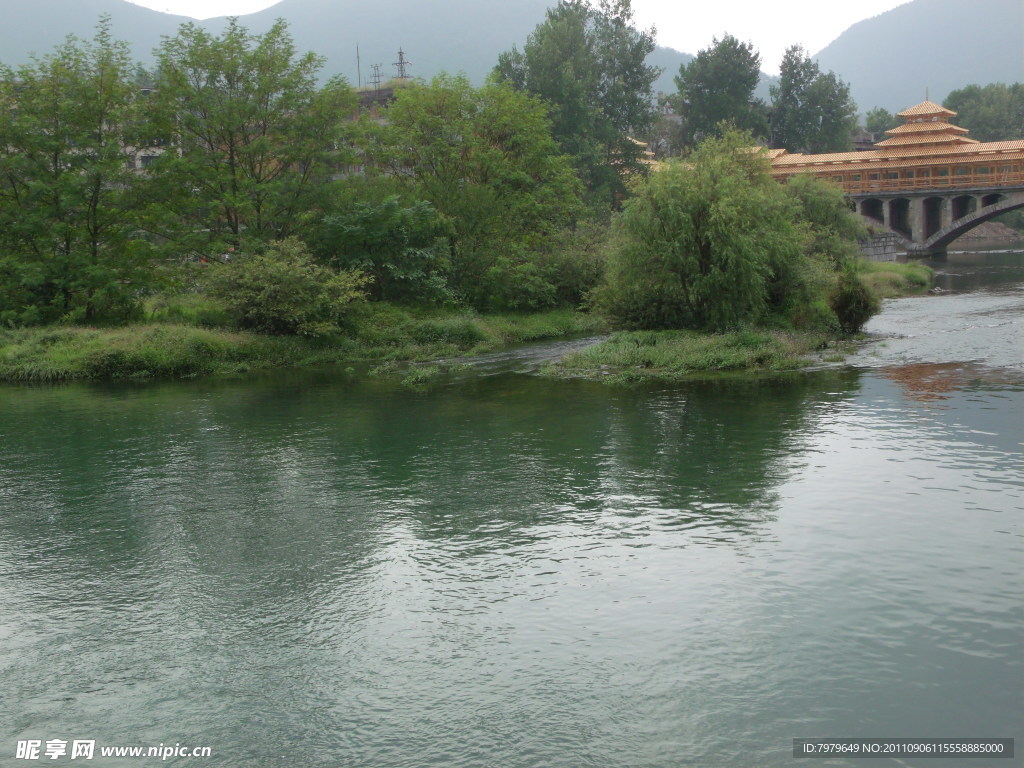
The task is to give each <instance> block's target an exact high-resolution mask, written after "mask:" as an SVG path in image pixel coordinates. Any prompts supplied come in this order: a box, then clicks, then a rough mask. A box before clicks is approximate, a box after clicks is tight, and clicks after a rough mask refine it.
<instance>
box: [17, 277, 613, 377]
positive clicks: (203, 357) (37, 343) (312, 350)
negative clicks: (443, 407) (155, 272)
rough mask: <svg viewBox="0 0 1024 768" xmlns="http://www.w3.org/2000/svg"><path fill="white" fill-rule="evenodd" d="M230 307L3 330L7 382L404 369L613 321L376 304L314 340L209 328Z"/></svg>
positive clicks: (164, 304) (184, 303)
mask: <svg viewBox="0 0 1024 768" xmlns="http://www.w3.org/2000/svg"><path fill="white" fill-rule="evenodd" d="M222 313H223V309H222V308H221V307H219V306H218V305H217V304H216V303H215V302H211V301H210V300H208V299H204V298H202V297H199V296H186V297H171V298H169V299H159V300H150V301H149V302H148V303H147V307H146V314H147V319H148V322H145V323H140V324H135V325H128V326H124V327H120V328H84V327H74V326H50V327H44V328H25V329H15V330H0V381H64V380H75V379H94V380H99V379H150V378H191V377H197V376H209V375H225V374H237V373H242V372H245V371H250V370H258V369H266V368H282V367H289V368H298V367H307V366H313V365H323V364H328V363H344V362H355V361H374V362H377V363H386V364H387V363H390V364H391V365H392V366H393V367H394V368H396V370H395V371H393V372H397V363H399V362H411V361H424V360H433V359H437V358H440V357H451V356H457V355H463V354H473V353H479V352H486V351H491V350H494V349H499V348H501V347H503V346H507V345H509V344H513V343H518V342H523V341H531V340H535V339H545V338H558V337H562V336H571V335H576V334H584V333H596V332H598V331H600V330H601V329H603V327H604V323H603V321H602V320H600V319H599V318H595V317H593V316H589V315H583V314H581V313H577V312H570V311H559V312H547V313H539V314H536V315H495V316H479V315H476V314H475V313H471V312H466V311H456V310H438V309H430V310H411V309H406V308H402V307H395V306H390V305H385V304H368V305H366V306H365V307H362V308H361V309H360V310H359V311H358V312H355V313H354V314H353V317H352V321H351V327H350V328H349V329H348V331H347V333H346V334H344V335H340V336H336V337H331V338H323V339H310V338H305V337H298V336H266V335H261V334H256V333H249V332H243V331H234V330H229V329H226V328H223V327H219V328H218V327H208V326H209V325H221V324H223V323H224V322H225V321H224V315H223V314H222ZM383 368H384V367H383V366H381V369H380V371H379V372H380V373H384V372H386V371H385V370H383ZM431 375H433V374H431ZM410 376H413V378H416V377H417V376H425V374H423V373H421V374H415V375H414V374H410ZM426 378H429V377H426ZM410 383H416V382H410Z"/></svg>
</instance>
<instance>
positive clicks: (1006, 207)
mask: <svg viewBox="0 0 1024 768" xmlns="http://www.w3.org/2000/svg"><path fill="white" fill-rule="evenodd" d="M1000 197H1002V199H1001V200H999V201H997V202H989V204H988V205H985V206H984V207H981V208H978V209H977V210H975V211H973V212H971V213H968V214H967V215H966V216H962V217H960V218H958V219H955V220H954V221H952V222H950V223H949V224H948V225H947V226H945V227H943V228H942V229H940V230H939V231H938V232H936V233H935V234H933V235H931V236H929V237H928V239H926V240H924V241H923V242H920V243H909V244H908V251H909V252H911V253H942V252H944V251H945V250H946V246H948V245H949V244H950V243H951V242H953V241H954V240H956V239H957V238H958V237H960V236H961V235H964V234H966V233H967V232H969V231H971V230H972V229H974V228H975V227H976V226H978V225H979V224H983V223H984V222H986V221H988V220H989V219H994V218H995V217H996V216H999V215H1000V214H1003V213H1006V212H1007V211H1014V210H1016V209H1018V208H1024V192H1018V193H1016V194H1010V195H1005V194H1004V195H1000ZM988 199H989V200H990V201H991V200H992V199H994V196H989V198H988ZM983 202H984V201H983Z"/></svg>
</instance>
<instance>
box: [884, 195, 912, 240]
mask: <svg viewBox="0 0 1024 768" xmlns="http://www.w3.org/2000/svg"><path fill="white" fill-rule="evenodd" d="M889 229H891V230H892V231H893V232H899V233H900V234H901V235H903V236H904V237H906V238H907V239H910V238H912V237H913V235H912V234H911V231H910V201H909V200H908V199H907V198H905V197H897V198H896V199H894V200H890V201H889Z"/></svg>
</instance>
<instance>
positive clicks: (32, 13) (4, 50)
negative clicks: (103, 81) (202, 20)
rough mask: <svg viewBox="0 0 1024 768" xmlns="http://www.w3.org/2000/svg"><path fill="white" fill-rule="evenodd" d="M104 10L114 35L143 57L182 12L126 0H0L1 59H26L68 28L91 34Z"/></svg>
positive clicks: (52, 43)
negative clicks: (176, 14)
mask: <svg viewBox="0 0 1024 768" xmlns="http://www.w3.org/2000/svg"><path fill="white" fill-rule="evenodd" d="M103 14H109V15H110V17H111V33H112V34H113V36H114V39H115V40H126V41H128V42H129V43H130V44H131V46H132V52H133V54H134V55H135V58H137V59H139V60H143V61H144V60H146V59H148V58H150V52H151V51H152V50H153V48H155V47H156V46H157V44H158V43H159V42H160V36H161V35H170V34H174V31H175V30H176V29H177V28H178V25H179V24H183V23H184V22H186V21H192V19H189V18H187V17H185V16H174V15H171V14H169V13H158V12H157V11H151V10H150V9H148V8H143V7H141V6H138V5H133V4H132V3H129V2H126V1H125V0H35V1H34V2H22V0H0V16H2V17H3V20H4V23H3V25H0V62H2V63H4V64H9V65H12V66H14V65H18V64H25V63H27V62H28V61H29V58H30V56H31V54H38V55H43V54H47V53H50V52H52V51H53V49H54V48H56V47H57V45H59V44H60V43H61V42H63V41H64V38H65V37H67V36H68V35H69V34H75V35H77V36H78V37H81V38H86V39H91V38H92V36H93V33H94V32H95V31H96V23H97V22H98V21H99V18H100V16H101V15H103Z"/></svg>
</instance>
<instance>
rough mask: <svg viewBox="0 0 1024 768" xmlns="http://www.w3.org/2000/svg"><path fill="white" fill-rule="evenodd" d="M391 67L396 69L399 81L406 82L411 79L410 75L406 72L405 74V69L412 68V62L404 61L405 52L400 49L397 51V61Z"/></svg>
mask: <svg viewBox="0 0 1024 768" xmlns="http://www.w3.org/2000/svg"><path fill="white" fill-rule="evenodd" d="M391 66H393V67H398V79H399V80H408V79H409V78H410V77H411V75H410V74H409V73H408V72H406V70H405V68H406V67H409V66H412V62H411V61H406V60H405V51H403V50H402V49H401V48H399V49H398V61H396V62H395V63H394V64H392V65H391Z"/></svg>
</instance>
